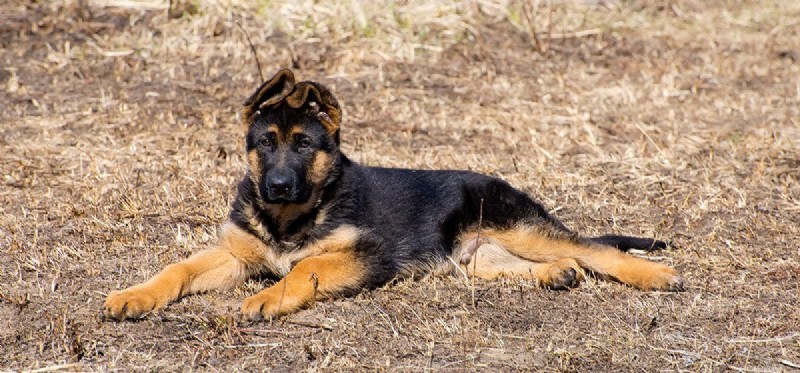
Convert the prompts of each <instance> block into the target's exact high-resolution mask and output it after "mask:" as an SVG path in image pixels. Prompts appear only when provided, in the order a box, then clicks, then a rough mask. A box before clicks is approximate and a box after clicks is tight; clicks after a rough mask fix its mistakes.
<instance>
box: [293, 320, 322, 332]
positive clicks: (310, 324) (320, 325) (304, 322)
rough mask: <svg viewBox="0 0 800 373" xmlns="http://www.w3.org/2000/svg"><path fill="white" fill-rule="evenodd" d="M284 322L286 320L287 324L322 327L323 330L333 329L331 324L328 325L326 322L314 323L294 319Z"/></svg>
mask: <svg viewBox="0 0 800 373" xmlns="http://www.w3.org/2000/svg"><path fill="white" fill-rule="evenodd" d="M285 322H286V323H287V324H294V325H300V326H305V327H309V328H317V329H324V330H333V327H332V326H330V325H328V324H315V323H313V322H308V321H295V320H286V321H285Z"/></svg>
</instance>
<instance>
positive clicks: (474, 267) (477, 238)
mask: <svg viewBox="0 0 800 373" xmlns="http://www.w3.org/2000/svg"><path fill="white" fill-rule="evenodd" d="M482 229H483V198H481V205H480V207H479V210H478V234H477V235H476V236H475V257H474V258H472V308H475V306H476V303H475V271H477V269H478V247H479V246H480V242H481V230H482Z"/></svg>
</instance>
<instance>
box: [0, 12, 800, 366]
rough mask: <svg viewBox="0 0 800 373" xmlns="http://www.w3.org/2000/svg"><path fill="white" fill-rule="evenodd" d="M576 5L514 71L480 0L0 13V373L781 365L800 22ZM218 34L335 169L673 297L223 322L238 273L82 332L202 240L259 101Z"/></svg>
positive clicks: (423, 303) (515, 25)
mask: <svg viewBox="0 0 800 373" xmlns="http://www.w3.org/2000/svg"><path fill="white" fill-rule="evenodd" d="M591 3H592V2H578V3H575V4H572V5H569V6H567V5H561V6H558V7H556V10H555V11H554V14H555V17H554V18H555V19H557V20H558V21H554V24H555V26H554V27H553V30H554V31H553V34H552V35H551V36H553V37H554V38H553V39H552V40H551V41H550V42H549V43H548V45H549V47H550V49H549V51H548V53H547V54H540V53H537V52H536V51H535V48H534V47H533V43H532V38H531V37H530V35H531V32H530V30H531V29H530V28H529V27H528V25H529V24H530V23H531V22H527V21H526V18H524V17H523V16H520V15H519V14H520V13H519V10H520V8H519V6H518V4H516V5H515V4H514V3H511V4H507V3H505V2H502V1H497V2H493V1H476V2H471V3H458V4H459V5H457V6H449V5H446V4H445V3H441V4H440V3H438V2H436V1H434V2H417V1H409V2H401V3H385V4H384V5H380V6H378V7H377V8H376V7H372V8H370V7H369V6H367V5H364V4H369V3H360V2H358V1H355V2H352V3H351V2H348V3H341V4H340V3H338V2H337V3H333V5H325V4H324V2H321V3H320V4H312V3H311V2H295V3H282V2H277V3H273V2H263V3H255V4H252V3H248V2H236V1H233V2H230V3H224V5H220V4H218V3H213V4H208V3H206V2H197V3H192V4H195V5H196V6H186V7H184V8H183V10H184V13H183V14H182V15H181V14H178V13H179V12H173V14H172V15H171V16H170V15H169V14H168V12H167V10H166V9H164V6H163V4H161V3H158V2H146V1H129V2H123V1H86V2H83V1H77V2H74V1H73V2H70V1H67V2H44V3H31V2H23V1H17V0H12V1H10V2H3V3H2V5H0V19H2V21H0V66H2V69H0V83H2V84H1V85H0V90H2V91H3V94H0V124H2V126H1V127H0V150H1V151H0V176H1V177H2V180H0V185H1V186H0V254H2V257H3V259H2V261H0V350H2V353H0V369H9V370H25V369H42V368H45V369H49V370H67V371H105V370H221V371H231V370H248V371H252V370H273V371H295V370H325V371H362V370H368V371H376V370H392V371H394V370H398V371H420V370H423V369H428V370H435V371H438V370H441V371H474V370H478V371H514V370H518V371H657V370H670V371H674V370H685V371H723V370H735V371H791V370H793V369H797V368H796V366H797V365H798V364H800V307H798V304H800V302H799V301H798V293H799V291H798V287H799V286H800V285H798V284H800V281H799V280H800V245H799V244H798V243H797V242H798V239H800V184H799V183H798V179H800V119H798V118H800V4H798V3H797V2H779V1H775V2H749V1H724V2H709V3H706V2H702V1H672V2H632V3H629V2H626V3H616V2H606V3H603V2H601V3H600V5H591ZM198 4H199V5H198ZM359 4H361V5H359ZM386 4H389V5H386ZM447 4H449V3H447ZM179 5H181V4H179ZM183 5H186V4H183ZM190 5H191V4H190ZM381 7H383V8H381ZM554 7H555V6H554ZM337 12H338V13H337ZM546 13H547V9H546V8H542V9H540V12H539V14H538V18H536V20H535V21H534V22H532V23H533V24H535V25H538V26H537V27H538V30H537V31H538V32H539V33H540V34H546V31H545V27H543V26H544V25H546V16H545V15H546ZM237 23H239V24H240V25H241V28H240V27H239V26H237ZM242 29H245V30H247V32H248V33H249V34H250V36H251V38H252V40H253V44H254V46H255V47H256V49H257V50H258V56H259V58H260V60H261V62H262V68H263V70H264V74H270V73H272V72H274V71H276V70H277V69H278V68H279V67H287V66H288V67H293V68H295V69H296V70H297V72H298V74H299V75H300V77H301V78H305V79H314V80H319V81H322V82H324V83H326V84H328V85H329V86H331V87H332V88H333V89H334V92H335V93H336V94H337V95H338V97H339V100H340V102H342V104H343V106H344V108H345V121H344V128H343V139H344V147H345V150H346V151H347V153H348V154H349V155H350V156H351V157H352V158H354V159H356V160H358V161H360V162H363V163H365V164H370V165H383V166H402V167H416V168H437V169H443V168H466V169H472V170H476V171H480V172H485V173H489V174H493V175H497V176H501V177H503V178H505V179H507V180H509V181H511V182H512V183H513V184H515V185H516V186H518V187H520V188H521V189H523V190H526V191H528V192H530V193H532V194H533V195H535V196H536V197H537V198H539V199H540V200H542V201H543V202H544V203H545V204H546V205H547V206H548V207H550V208H551V209H552V210H553V211H555V213H556V215H558V216H559V217H560V218H562V219H563V220H564V221H565V222H566V223H567V224H568V225H570V226H571V227H573V228H575V229H578V230H579V231H582V232H585V233H590V234H598V233H603V232H611V231H613V232H620V233H627V234H635V235H645V236H655V237H658V238H661V239H666V240H670V241H671V242H672V243H673V247H672V248H671V249H670V250H667V251H663V252H658V253H655V254H651V255H649V256H650V257H651V258H652V259H653V260H658V261H662V262H665V263H668V264H670V265H673V266H675V267H677V268H678V269H679V270H680V271H681V272H682V273H683V274H684V275H685V277H686V281H687V285H688V290H687V291H686V292H684V293H679V294H668V293H646V292H640V291H636V290H633V289H631V288H628V287H625V286H622V285H619V284H615V283H608V282H601V281H595V280H590V281H589V282H587V283H585V284H583V285H582V286H581V287H579V288H578V289H576V290H573V291H569V292H552V291H547V290H542V289H538V288H536V287H535V286H533V284H531V283H527V282H524V281H501V282H484V281H479V280H473V279H465V278H463V277H458V276H439V277H430V278H425V279H421V280H417V281H398V282H395V283H393V284H390V285H387V286H385V287H384V288H381V289H378V290H375V291H369V292H364V293H362V294H360V295H358V296H356V297H355V298H351V299H343V300H336V301H326V302H319V303H317V304H316V305H314V307H313V308H311V309H309V310H306V311H303V312H301V313H299V314H297V315H293V316H289V317H286V318H282V319H278V320H275V321H272V322H264V323H258V324H247V323H243V322H240V321H239V319H238V318H237V310H238V307H239V305H240V302H241V300H242V299H243V298H244V297H246V296H247V295H250V294H253V293H254V292H256V291H258V290H259V289H260V288H262V287H263V286H265V285H266V284H267V283H268V281H256V280H253V281H250V282H248V283H247V284H246V285H245V286H242V287H239V288H237V289H235V290H233V291H229V292H213V293H210V294H205V295H199V296H192V297H188V298H185V299H183V300H181V301H179V302H177V303H175V304H173V305H171V306H169V307H167V308H166V309H164V310H162V311H159V312H156V313H154V314H152V315H150V316H148V317H146V318H144V319H142V320H140V321H137V322H123V323H114V322H105V321H102V320H101V319H100V317H99V311H100V308H101V305H102V302H103V300H104V297H105V294H106V293H107V292H109V291H110V290H113V289H119V288H123V287H127V286H129V285H132V284H134V283H137V282H140V281H142V280H144V279H146V278H148V277H150V276H152V275H154V274H155V273H157V272H158V271H159V270H160V269H161V268H163V266H165V265H166V264H168V263H171V262H174V261H177V260H179V259H181V258H184V257H186V256H187V255H189V254H190V253H192V252H195V251H197V250H201V249H203V248H205V247H209V246H210V245H213V243H214V239H215V236H216V231H217V228H218V226H219V225H220V223H222V222H223V221H224V219H225V217H226V214H227V208H228V205H229V203H230V201H231V197H232V195H233V185H234V183H235V182H236V180H237V179H238V178H240V177H241V176H242V175H243V172H244V162H243V161H242V153H243V152H242V151H241V147H240V145H241V135H242V132H241V129H240V128H239V125H238V119H237V117H236V115H237V114H236V113H237V111H238V108H239V105H240V103H241V102H242V101H243V100H244V98H245V97H246V96H247V95H248V94H249V93H250V92H251V90H252V89H254V88H255V87H256V86H257V85H258V83H259V81H260V78H259V77H258V72H257V69H256V63H255V62H254V59H253V54H252V52H251V51H250V49H249V47H248V45H247V42H246V41H245V39H244V37H243V34H242V32H241V30H242ZM792 366H795V368H793V367H792Z"/></svg>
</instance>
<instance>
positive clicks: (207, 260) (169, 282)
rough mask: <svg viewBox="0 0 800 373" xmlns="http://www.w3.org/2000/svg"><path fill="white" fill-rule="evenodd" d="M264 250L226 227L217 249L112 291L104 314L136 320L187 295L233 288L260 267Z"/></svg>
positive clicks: (255, 241) (259, 243)
mask: <svg viewBox="0 0 800 373" xmlns="http://www.w3.org/2000/svg"><path fill="white" fill-rule="evenodd" d="M265 250H266V245H265V244H264V243H263V242H262V241H260V240H259V239H257V238H256V237H254V236H252V235H250V234H249V233H247V232H245V231H243V230H241V229H240V228H238V227H236V226H235V225H233V224H227V225H225V226H224V227H223V230H222V234H221V236H220V242H219V245H218V247H217V248H216V249H212V250H207V251H202V252H199V253H197V254H195V255H192V256H191V257H189V258H188V259H186V260H184V261H182V262H179V263H175V264H170V265H168V266H167V267H166V268H164V270H163V271H161V273H159V274H157V275H156V276H154V277H153V278H151V279H150V280H148V281H147V282H145V283H142V284H139V285H136V286H132V287H129V288H127V289H125V290H122V291H114V292H111V294H109V295H108V298H106V302H105V305H104V308H103V315H104V316H105V317H108V318H111V319H116V320H124V319H131V318H137V317H140V316H141V315H143V314H144V313H147V312H149V311H152V310H154V309H157V308H161V307H164V306H165V305H167V304H168V303H169V302H172V301H174V300H176V299H178V298H180V297H183V296H185V295H188V294H192V293H198V292H202V291H207V290H213V289H225V288H230V287H233V286H236V285H238V284H240V283H242V282H243V281H244V280H245V279H247V278H248V277H249V276H250V275H251V274H252V271H253V269H254V268H257V267H258V266H259V265H261V263H262V262H263V257H262V255H263V253H264V252H265Z"/></svg>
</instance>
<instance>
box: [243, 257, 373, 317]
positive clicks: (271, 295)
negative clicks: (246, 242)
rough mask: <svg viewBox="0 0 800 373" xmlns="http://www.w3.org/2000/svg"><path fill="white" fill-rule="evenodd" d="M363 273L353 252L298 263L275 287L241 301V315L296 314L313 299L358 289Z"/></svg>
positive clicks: (361, 264)
mask: <svg viewBox="0 0 800 373" xmlns="http://www.w3.org/2000/svg"><path fill="white" fill-rule="evenodd" d="M365 275H366V270H365V268H364V265H363V263H362V262H361V261H360V260H358V258H356V257H355V256H354V254H353V253H352V252H347V251H345V252H334V253H328V254H322V255H319V256H314V257H310V258H307V259H303V260H301V261H300V262H299V263H297V265H296V266H295V267H294V268H293V269H292V270H291V272H289V274H287V275H286V277H284V278H283V279H282V280H281V281H279V282H278V283H277V284H275V285H273V286H271V287H269V288H267V289H265V290H263V291H261V292H260V293H258V294H256V295H253V296H251V297H249V298H247V299H245V300H244V303H243V304H242V314H243V315H244V316H245V317H247V318H249V319H260V318H262V317H271V316H277V315H281V314H287V313H291V312H294V311H297V310H299V309H301V308H303V307H305V306H307V305H309V304H310V303H312V302H313V301H314V300H315V299H319V298H323V297H327V296H333V295H336V294H337V293H341V292H343V291H347V290H353V289H357V288H358V287H360V286H361V284H362V283H363V280H364V278H365Z"/></svg>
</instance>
